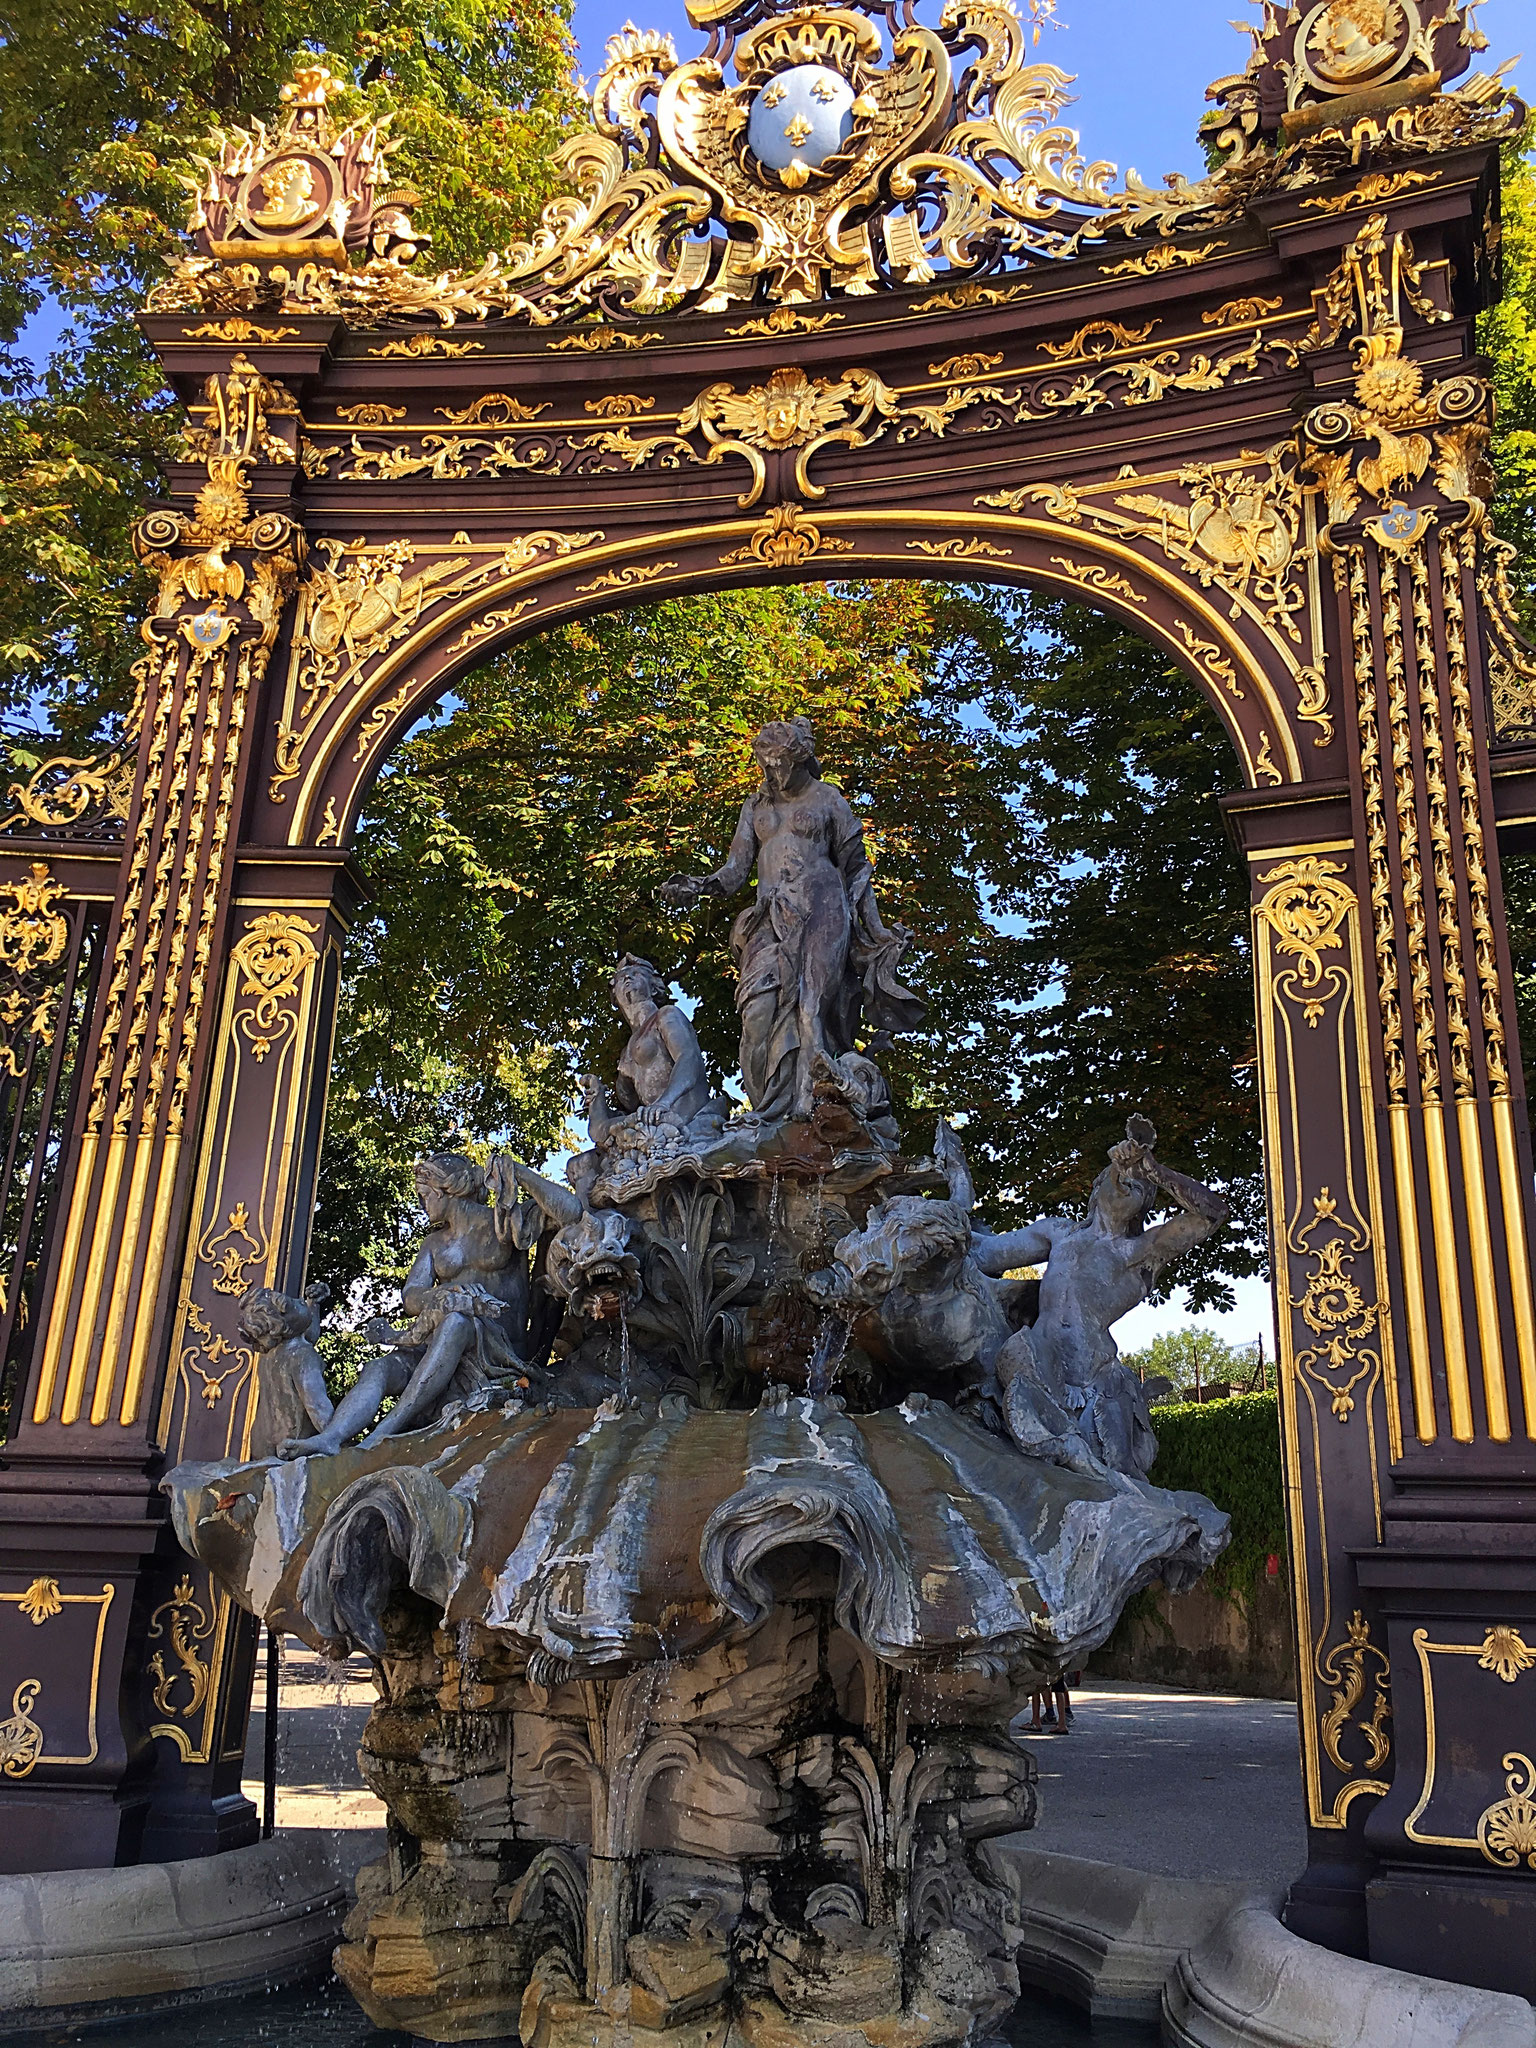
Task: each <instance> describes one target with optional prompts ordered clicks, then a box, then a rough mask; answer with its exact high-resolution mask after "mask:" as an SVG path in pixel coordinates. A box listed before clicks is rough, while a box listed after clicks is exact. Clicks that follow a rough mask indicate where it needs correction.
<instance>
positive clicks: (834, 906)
mask: <svg viewBox="0 0 1536 2048" xmlns="http://www.w3.org/2000/svg"><path fill="white" fill-rule="evenodd" d="M760 808H762V809H765V810H766V811H767V812H768V813H769V814H770V815H771V816H772V818H773V824H774V827H775V828H776V829H774V830H773V832H772V835H771V840H770V841H769V843H766V844H765V843H764V840H765V839H766V838H767V836H768V835H765V834H760V832H759V829H758V813H759V810H760ZM765 822H766V821H765ZM786 825H787V826H788V828H789V829H788V830H787V831H786V830H785V826H786ZM754 862H758V863H759V873H758V889H757V895H756V897H755V898H754V899H753V901H752V902H751V903H750V904H749V905H748V907H747V908H746V909H745V910H744V911H742V913H741V915H740V916H739V917H738V918H737V919H736V922H735V924H734V925H733V927H732V929H731V952H732V954H733V955H734V957H735V961H736V969H737V984H736V1007H737V1009H738V1010H739V1012H740V1013H741V1075H742V1081H743V1084H744V1086H745V1088H746V1091H747V1099H748V1100H749V1101H750V1102H751V1104H752V1107H753V1108H754V1109H755V1110H757V1111H758V1112H759V1114H760V1115H763V1116H789V1115H791V1114H792V1113H793V1110H794V1104H795V1093H796V1084H797V1077H798V1072H799V1066H800V1061H801V1057H802V1048H804V1047H806V1046H807V1044H808V1042H809V1044H810V1045H812V1046H814V1047H815V1049H816V1050H818V1051H825V1052H826V1053H828V1054H830V1055H837V1054H840V1053H845V1052H851V1051H852V1050H853V1049H854V1034H855V1032H856V1031H857V1029H858V1026H859V1019H860V1014H861V1012H862V1015H863V1017H864V1019H865V1022H866V1025H867V1027H868V1028H869V1029H870V1030H875V1031H911V1030H914V1029H915V1028H916V1027H917V1026H918V1025H919V1024H921V1022H922V1020H923V1016H924V1006H923V1004H922V1002H921V1001H920V1000H919V998H918V997H917V996H916V995H915V994H914V993H913V992H912V990H911V989H909V988H908V987H907V986H906V985H905V984H904V983H903V982H902V981H901V980H900V979H899V977H898V975H897V972H896V970H897V967H898V965H899V964H900V961H901V957H902V955H903V953H905V951H906V949H907V946H908V944H909V939H908V935H907V934H906V933H905V932H903V931H899V930H898V931H894V932H893V931H889V930H887V928H886V926H885V925H884V924H883V923H882V921H881V917H880V912H879V909H878V908H877V906H876V904H875V898H874V889H873V871H872V869H871V867H870V863H869V856H868V855H867V853H866V852H865V850H864V831H863V827H862V826H861V825H860V823H859V821H858V819H857V818H856V817H855V816H854V814H853V811H852V809H851V808H850V806H849V803H848V800H847V798H846V797H845V796H844V795H843V794H842V792H841V790H839V789H837V788H835V787H834V786H833V785H832V784H831V783H827V782H822V781H820V780H813V781H811V782H809V783H808V784H807V785H806V786H805V787H804V788H802V789H801V790H800V791H798V792H797V793H796V794H795V795H794V796H792V797H784V798H781V799H779V800H778V801H776V802H775V801H773V800H772V799H770V798H768V797H766V796H765V795H764V793H763V792H761V791H759V792H758V793H757V794H756V795H754V796H750V797H748V799H747V801H746V802H745V804H743V806H742V810H741V820H740V823H739V824H738V826H737V828H736V836H735V839H734V840H733V841H732V844H731V852H730V857H729V859H728V860H727V861H726V864H725V866H724V867H723V868H721V869H720V871H719V873H718V875H717V876H716V877H715V880H716V883H717V885H718V887H719V890H720V893H721V894H723V895H730V894H733V893H734V892H735V891H736V890H737V889H739V888H740V887H741V886H742V884H743V883H744V882H745V881H746V879H747V877H748V875H749V874H750V873H751V871H752V867H753V864H754ZM818 1036H819V1039H820V1043H819V1045H818V1044H816V1040H817V1038H818Z"/></svg>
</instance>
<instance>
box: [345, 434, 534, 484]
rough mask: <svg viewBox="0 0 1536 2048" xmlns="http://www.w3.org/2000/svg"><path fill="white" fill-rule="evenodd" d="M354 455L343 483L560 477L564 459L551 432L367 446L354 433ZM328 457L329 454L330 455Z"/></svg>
mask: <svg viewBox="0 0 1536 2048" xmlns="http://www.w3.org/2000/svg"><path fill="white" fill-rule="evenodd" d="M346 452H347V453H349V454H350V455H351V458H352V460H351V461H350V463H348V464H347V465H346V466H345V467H344V468H342V469H340V470H338V471H337V475H338V477H339V479H340V481H341V482H342V483H360V484H379V483H398V482H399V481H400V480H401V479H402V478H404V477H408V476H430V477H438V478H448V479H451V480H457V479H459V478H461V477H470V476H492V477H499V476H516V475H518V474H526V475H528V476H559V475H560V473H561V472H560V463H559V461H558V459H557V457H556V454H555V451H554V448H553V446H552V444H551V443H550V441H549V440H548V438H547V437H544V436H538V435H536V436H535V437H534V438H533V439H532V440H528V439H526V438H525V439H524V440H523V441H521V442H519V441H518V440H517V439H516V437H515V436H513V435H510V434H437V433H433V434H422V435H421V436H420V437H419V438H418V439H417V440H415V441H401V442H399V443H397V444H396V445H395V446H394V447H392V448H368V447H365V446H364V444H363V442H362V441H361V440H360V439H359V438H358V436H357V435H356V434H354V435H353V436H352V442H351V447H350V449H348V450H347V451H346ZM328 459H329V458H328Z"/></svg>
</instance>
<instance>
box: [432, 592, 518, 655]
mask: <svg viewBox="0 0 1536 2048" xmlns="http://www.w3.org/2000/svg"><path fill="white" fill-rule="evenodd" d="M538 602H539V600H538V599H537V598H536V597H520V598H519V599H518V601H517V603H516V604H509V605H502V606H500V607H499V608H498V609H497V610H496V611H491V612H486V613H484V614H483V616H482V617H480V618H478V619H473V620H471V622H470V623H469V625H467V626H466V627H465V628H464V630H463V632H462V633H461V634H460V635H459V637H458V639H457V640H453V641H450V642H449V644H448V647H447V649H446V652H447V653H449V654H463V653H464V652H465V651H466V649H468V648H471V647H473V646H475V645H476V644H477V642H479V641H481V640H484V639H487V638H488V637H489V636H490V635H491V634H492V633H502V632H505V631H506V629H507V627H508V626H511V625H515V624H516V622H517V621H518V620H519V619H520V618H522V617H523V615H524V613H525V612H531V611H533V610H535V609H536V608H537V605H538Z"/></svg>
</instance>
